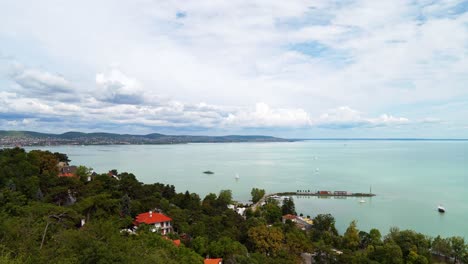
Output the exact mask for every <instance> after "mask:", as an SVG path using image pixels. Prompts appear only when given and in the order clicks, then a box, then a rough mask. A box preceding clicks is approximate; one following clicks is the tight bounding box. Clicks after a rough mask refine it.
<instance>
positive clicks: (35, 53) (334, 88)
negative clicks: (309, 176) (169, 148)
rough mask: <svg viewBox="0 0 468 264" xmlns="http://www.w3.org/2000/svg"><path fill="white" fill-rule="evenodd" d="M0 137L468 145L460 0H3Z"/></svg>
mask: <svg viewBox="0 0 468 264" xmlns="http://www.w3.org/2000/svg"><path fill="white" fill-rule="evenodd" d="M0 129H8V130H35V131H41V132H65V131H70V130H74V131H77V130H78V131H85V132H91V131H106V132H118V133H135V134H143V133H151V132H162V133H171V134H209V135H220V134H268V135H275V136H284V137H433V138H468V1H459V0H453V1H446V0H438V1H434V0H420V1H418V0H412V1H404V0H388V1H387V0H379V1H375V0H356V1H352V0H339V1H332V0H315V1H302V0H289V1H272V0H239V1H237V0H232V1H226V0H223V1H220V0H196V1H191V0H186V1H185V0H184V1H181V0H178V1H171V0H157V1H151V0H131V1H116V0H112V1H111V0H109V1H106V0H102V1H88V0H80V1H58V0H57V1H52V0H50V1H49V0H45V1H33V0H30V1H23V0H1V1H0Z"/></svg>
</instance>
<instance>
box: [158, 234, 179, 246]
mask: <svg viewBox="0 0 468 264" xmlns="http://www.w3.org/2000/svg"><path fill="white" fill-rule="evenodd" d="M162 238H164V239H165V240H171V241H172V243H173V244H174V246H176V247H179V246H180V239H174V240H172V239H170V238H168V237H167V236H163V237H162Z"/></svg>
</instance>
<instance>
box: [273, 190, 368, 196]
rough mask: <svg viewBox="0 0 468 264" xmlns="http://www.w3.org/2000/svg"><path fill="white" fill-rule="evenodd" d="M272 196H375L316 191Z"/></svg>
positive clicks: (358, 193) (300, 191)
mask: <svg viewBox="0 0 468 264" xmlns="http://www.w3.org/2000/svg"><path fill="white" fill-rule="evenodd" d="M272 195H277V196H291V195H299V196H343V197H373V196H375V194H373V193H361V192H357V193H353V192H346V191H333V192H332V191H316V192H310V191H308V190H297V191H296V192H280V193H275V194H272Z"/></svg>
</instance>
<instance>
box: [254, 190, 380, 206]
mask: <svg viewBox="0 0 468 264" xmlns="http://www.w3.org/2000/svg"><path fill="white" fill-rule="evenodd" d="M293 195H295V196H318V197H374V196H375V194H374V193H372V192H369V193H352V192H346V191H333V192H332V191H316V192H311V191H310V190H297V191H295V192H278V193H269V194H265V196H263V197H262V199H260V200H259V201H258V202H256V203H255V204H253V205H252V206H251V208H252V210H253V211H255V210H256V209H257V207H259V206H261V205H263V203H265V201H267V200H268V199H269V198H273V199H274V198H280V197H284V196H293Z"/></svg>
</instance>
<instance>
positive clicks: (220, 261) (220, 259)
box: [203, 258, 223, 264]
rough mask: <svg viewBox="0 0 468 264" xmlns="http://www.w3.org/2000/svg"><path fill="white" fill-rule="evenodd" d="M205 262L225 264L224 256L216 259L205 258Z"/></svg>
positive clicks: (208, 263)
mask: <svg viewBox="0 0 468 264" xmlns="http://www.w3.org/2000/svg"><path fill="white" fill-rule="evenodd" d="M203 264H223V259H222V258H215V259H210V258H207V259H205V261H204V262H203Z"/></svg>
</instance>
